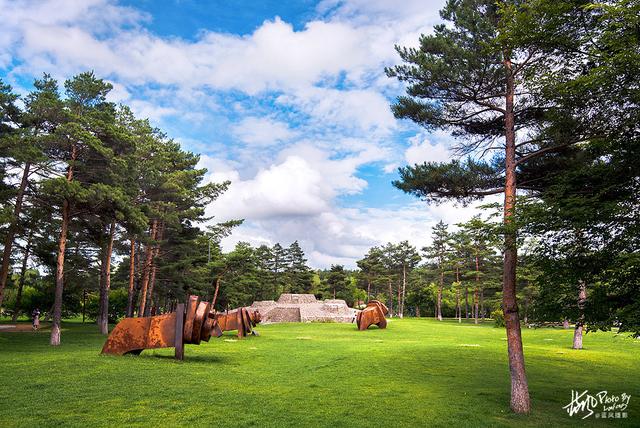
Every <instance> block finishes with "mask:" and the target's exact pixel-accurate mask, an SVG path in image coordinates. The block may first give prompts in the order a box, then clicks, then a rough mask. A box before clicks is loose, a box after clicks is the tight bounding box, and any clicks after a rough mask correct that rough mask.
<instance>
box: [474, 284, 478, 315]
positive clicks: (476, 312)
mask: <svg viewBox="0 0 640 428" xmlns="http://www.w3.org/2000/svg"><path fill="white" fill-rule="evenodd" d="M473 323H474V324H478V286H477V285H476V288H475V289H474V290H473Z"/></svg>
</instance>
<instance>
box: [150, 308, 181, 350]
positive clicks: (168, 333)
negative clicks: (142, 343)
mask: <svg viewBox="0 0 640 428" xmlns="http://www.w3.org/2000/svg"><path fill="white" fill-rule="evenodd" d="M175 337H176V314H175V312H173V313H170V314H165V315H158V316H155V317H151V323H150V324H149V333H148V334H147V346H146V348H147V349H153V348H170V347H172V346H174V343H175Z"/></svg>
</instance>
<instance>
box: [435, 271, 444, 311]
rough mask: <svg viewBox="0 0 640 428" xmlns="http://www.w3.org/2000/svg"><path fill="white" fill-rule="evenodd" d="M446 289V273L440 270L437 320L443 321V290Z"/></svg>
mask: <svg viewBox="0 0 640 428" xmlns="http://www.w3.org/2000/svg"><path fill="white" fill-rule="evenodd" d="M443 287H444V271H443V270H442V268H440V284H438V300H437V302H436V318H437V319H438V321H442V288H443Z"/></svg>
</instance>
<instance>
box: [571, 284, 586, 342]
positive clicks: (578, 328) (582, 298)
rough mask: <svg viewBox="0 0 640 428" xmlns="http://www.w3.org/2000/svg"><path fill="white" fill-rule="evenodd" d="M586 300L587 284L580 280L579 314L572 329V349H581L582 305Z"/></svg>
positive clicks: (582, 328)
mask: <svg viewBox="0 0 640 428" xmlns="http://www.w3.org/2000/svg"><path fill="white" fill-rule="evenodd" d="M586 301H587V286H586V284H585V282H584V281H580V288H579V291H578V309H579V310H580V316H579V317H578V320H577V321H576V328H575V330H574V331H573V349H582V333H583V330H584V313H583V311H584V305H585V303H586Z"/></svg>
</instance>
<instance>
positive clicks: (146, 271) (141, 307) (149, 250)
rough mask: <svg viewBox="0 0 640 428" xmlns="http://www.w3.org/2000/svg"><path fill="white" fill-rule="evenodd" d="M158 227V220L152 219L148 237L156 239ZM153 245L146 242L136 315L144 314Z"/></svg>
mask: <svg viewBox="0 0 640 428" xmlns="http://www.w3.org/2000/svg"><path fill="white" fill-rule="evenodd" d="M157 228H158V220H155V219H154V220H153V221H152V222H151V233H150V234H149V237H150V239H151V240H155V239H156V232H157ZM154 248H155V246H154V245H153V244H151V243H150V244H148V245H147V248H146V250H145V262H144V268H143V269H144V271H143V273H142V284H141V285H140V302H139V305H138V316H139V317H142V316H144V309H145V306H146V303H147V289H148V287H149V277H150V276H151V262H152V261H153V252H154Z"/></svg>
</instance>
